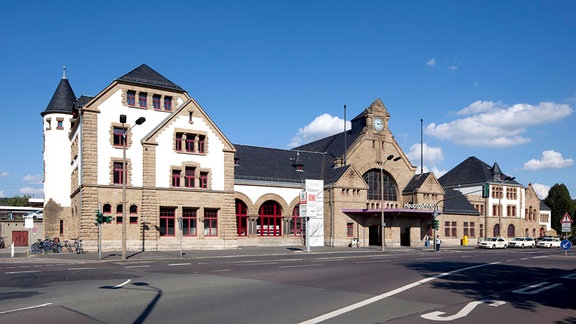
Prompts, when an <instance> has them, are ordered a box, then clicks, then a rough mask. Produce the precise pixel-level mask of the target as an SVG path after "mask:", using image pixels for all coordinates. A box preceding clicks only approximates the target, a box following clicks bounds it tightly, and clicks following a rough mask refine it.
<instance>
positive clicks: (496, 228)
mask: <svg viewBox="0 0 576 324" xmlns="http://www.w3.org/2000/svg"><path fill="white" fill-rule="evenodd" d="M492 236H495V237H498V236H500V224H496V225H494V230H493V233H492Z"/></svg>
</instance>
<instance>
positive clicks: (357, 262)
mask: <svg viewBox="0 0 576 324" xmlns="http://www.w3.org/2000/svg"><path fill="white" fill-rule="evenodd" d="M384 262H390V260H372V261H356V262H354V263H356V264H365V263H384Z"/></svg>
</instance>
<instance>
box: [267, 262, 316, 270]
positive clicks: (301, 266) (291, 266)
mask: <svg viewBox="0 0 576 324" xmlns="http://www.w3.org/2000/svg"><path fill="white" fill-rule="evenodd" d="M322 265H323V264H322V263H317V264H297V265H287V266H279V267H278V269H286V268H305V267H319V266H322Z"/></svg>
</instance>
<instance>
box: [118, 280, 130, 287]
mask: <svg viewBox="0 0 576 324" xmlns="http://www.w3.org/2000/svg"><path fill="white" fill-rule="evenodd" d="M130 281H132V279H128V280H126V281H124V282H123V283H121V284H119V285H116V286H114V288H120V287H122V286H124V285H126V284H128V283H129V282H130Z"/></svg>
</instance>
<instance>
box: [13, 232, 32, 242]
mask: <svg viewBox="0 0 576 324" xmlns="http://www.w3.org/2000/svg"><path fill="white" fill-rule="evenodd" d="M12 241H14V246H28V231H12Z"/></svg>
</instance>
